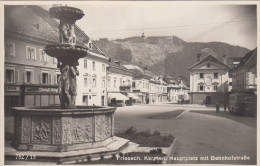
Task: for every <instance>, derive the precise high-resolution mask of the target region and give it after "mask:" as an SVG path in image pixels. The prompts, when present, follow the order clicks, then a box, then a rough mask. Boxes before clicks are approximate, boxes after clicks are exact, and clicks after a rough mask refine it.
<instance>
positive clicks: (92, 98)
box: [76, 42, 109, 106]
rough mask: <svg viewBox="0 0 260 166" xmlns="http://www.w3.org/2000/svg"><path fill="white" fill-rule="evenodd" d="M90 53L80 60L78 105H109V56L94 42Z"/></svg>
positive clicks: (89, 44) (91, 44) (90, 44)
mask: <svg viewBox="0 0 260 166" xmlns="http://www.w3.org/2000/svg"><path fill="white" fill-rule="evenodd" d="M88 47H89V48H90V51H89V53H88V55H87V56H86V57H84V58H82V59H80V60H79V66H78V70H79V76H78V77H77V84H78V90H77V91H78V92H77V98H76V105H90V106H91V105H93V104H95V105H97V106H104V105H107V91H106V86H107V85H106V84H107V83H106V82H107V81H106V76H107V67H108V64H107V63H108V59H109V58H108V57H107V56H106V55H105V54H104V53H103V52H102V51H101V50H100V49H99V48H98V47H97V46H96V45H95V44H94V43H92V42H90V43H88Z"/></svg>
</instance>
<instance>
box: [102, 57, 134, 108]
mask: <svg viewBox="0 0 260 166" xmlns="http://www.w3.org/2000/svg"><path fill="white" fill-rule="evenodd" d="M108 65H109V68H108V72H107V82H108V83H107V93H108V104H109V105H112V106H125V105H132V103H134V102H135V100H136V99H138V97H137V96H135V95H134V94H133V93H132V81H133V72H132V71H130V70H128V69H126V68H125V67H124V66H123V65H122V64H121V62H120V61H117V60H115V59H113V58H109V63H108Z"/></svg>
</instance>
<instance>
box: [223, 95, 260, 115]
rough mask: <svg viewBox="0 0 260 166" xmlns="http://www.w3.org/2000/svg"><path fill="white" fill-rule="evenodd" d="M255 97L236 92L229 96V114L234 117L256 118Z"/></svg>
mask: <svg viewBox="0 0 260 166" xmlns="http://www.w3.org/2000/svg"><path fill="white" fill-rule="evenodd" d="M256 105H257V102H256V95H255V94H254V93H252V92H236V93H232V94H230V95H229V104H228V109H229V112H230V113H232V114H235V115H250V116H256V113H257V106H256Z"/></svg>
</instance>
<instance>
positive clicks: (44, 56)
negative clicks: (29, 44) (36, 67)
mask: <svg viewBox="0 0 260 166" xmlns="http://www.w3.org/2000/svg"><path fill="white" fill-rule="evenodd" d="M39 56H40V61H44V62H49V56H48V55H47V54H46V53H45V51H44V50H43V49H40V50H39Z"/></svg>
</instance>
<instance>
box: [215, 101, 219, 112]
mask: <svg viewBox="0 0 260 166" xmlns="http://www.w3.org/2000/svg"><path fill="white" fill-rule="evenodd" d="M218 112H219V102H217V103H216V113H218Z"/></svg>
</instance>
